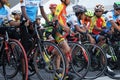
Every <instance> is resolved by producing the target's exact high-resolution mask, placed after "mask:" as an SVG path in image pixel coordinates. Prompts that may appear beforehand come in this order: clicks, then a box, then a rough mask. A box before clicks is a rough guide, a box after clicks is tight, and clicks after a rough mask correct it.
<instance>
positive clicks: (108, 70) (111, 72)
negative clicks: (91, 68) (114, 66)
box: [105, 68, 115, 76]
mask: <svg viewBox="0 0 120 80" xmlns="http://www.w3.org/2000/svg"><path fill="white" fill-rule="evenodd" d="M105 75H108V76H115V73H114V72H113V71H112V70H110V69H109V68H108V69H107V70H106V72H105Z"/></svg>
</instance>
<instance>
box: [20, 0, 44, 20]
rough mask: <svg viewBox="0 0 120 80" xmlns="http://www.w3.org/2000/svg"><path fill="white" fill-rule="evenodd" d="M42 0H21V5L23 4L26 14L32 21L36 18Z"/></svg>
mask: <svg viewBox="0 0 120 80" xmlns="http://www.w3.org/2000/svg"><path fill="white" fill-rule="evenodd" d="M42 2H43V0H22V1H21V7H22V6H25V9H26V14H27V15H28V17H29V18H30V20H31V21H32V22H33V21H35V19H36V15H37V13H38V7H39V6H40V5H41V4H42Z"/></svg>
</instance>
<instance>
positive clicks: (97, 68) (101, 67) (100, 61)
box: [84, 43, 107, 79]
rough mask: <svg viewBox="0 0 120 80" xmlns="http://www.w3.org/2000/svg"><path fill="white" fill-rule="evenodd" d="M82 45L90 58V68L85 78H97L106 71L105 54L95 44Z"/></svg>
mask: <svg viewBox="0 0 120 80" xmlns="http://www.w3.org/2000/svg"><path fill="white" fill-rule="evenodd" d="M84 45H85V47H86V49H87V50H88V51H89V54H90V58H91V66H90V69H89V71H88V73H87V74H86V76H85V78H88V79H95V78H98V77H99V76H101V75H102V74H103V73H104V72H105V70H106V67H107V58H106V54H105V53H104V51H103V50H102V48H101V47H99V46H98V45H96V44H91V43H85V44H84Z"/></svg>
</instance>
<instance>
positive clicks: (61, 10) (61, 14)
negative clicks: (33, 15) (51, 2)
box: [55, 3, 67, 26]
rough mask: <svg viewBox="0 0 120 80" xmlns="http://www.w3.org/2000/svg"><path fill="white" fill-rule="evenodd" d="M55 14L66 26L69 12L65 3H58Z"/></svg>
mask: <svg viewBox="0 0 120 80" xmlns="http://www.w3.org/2000/svg"><path fill="white" fill-rule="evenodd" d="M55 15H56V16H57V17H58V21H59V22H60V23H61V24H62V25H64V26H66V25H67V24H66V15H67V12H66V5H65V4H63V3H62V4H59V5H57V7H56V11H55Z"/></svg>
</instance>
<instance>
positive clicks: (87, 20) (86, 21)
mask: <svg viewBox="0 0 120 80" xmlns="http://www.w3.org/2000/svg"><path fill="white" fill-rule="evenodd" d="M93 16H94V12H93V11H91V10H87V12H85V19H84V20H83V22H84V24H85V25H86V28H87V30H88V31H89V29H90V24H91V18H92V17H93Z"/></svg>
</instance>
